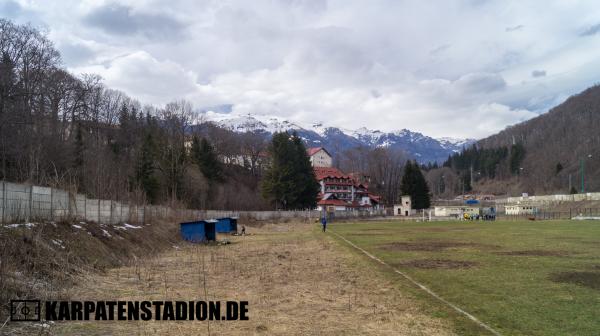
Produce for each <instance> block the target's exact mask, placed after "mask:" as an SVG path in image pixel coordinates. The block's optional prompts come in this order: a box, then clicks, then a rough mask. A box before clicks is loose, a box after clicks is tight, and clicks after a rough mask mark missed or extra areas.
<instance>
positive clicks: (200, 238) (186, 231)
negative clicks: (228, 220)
mask: <svg viewBox="0 0 600 336" xmlns="http://www.w3.org/2000/svg"><path fill="white" fill-rule="evenodd" d="M216 224H217V221H216V220H212V219H211V220H199V221H194V222H184V223H180V224H179V228H180V232H181V238H183V239H185V240H187V241H190V242H192V243H199V242H206V241H209V240H216V238H217V234H216V230H215V225H216Z"/></svg>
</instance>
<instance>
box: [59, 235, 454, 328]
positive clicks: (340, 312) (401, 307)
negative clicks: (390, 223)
mask: <svg viewBox="0 0 600 336" xmlns="http://www.w3.org/2000/svg"><path fill="white" fill-rule="evenodd" d="M246 228H247V232H249V233H251V235H250V236H227V237H226V238H227V239H229V240H230V241H231V244H228V245H221V246H205V245H193V244H188V243H183V242H181V243H179V244H178V246H177V248H173V249H172V250H170V251H168V252H164V253H162V254H160V255H159V256H157V257H154V258H145V259H139V260H138V261H137V263H133V264H132V265H131V266H128V267H120V268H116V269H111V270H109V271H108V272H107V273H106V274H104V275H97V274H90V275H89V276H88V277H86V278H84V279H82V280H81V281H80V282H79V284H80V285H79V286H77V287H76V288H74V289H73V290H72V291H71V293H70V297H71V298H72V299H73V300H85V299H88V300H140V301H141V300H173V301H175V300H185V301H189V300H220V301H225V300H246V301H249V303H250V306H249V316H250V320H249V321H211V322H209V323H207V322H200V321H178V322H165V321H150V322H135V321H129V322H110V323H106V322H104V323H101V322H92V321H90V322H63V323H56V324H55V325H54V326H52V327H51V328H49V330H50V331H48V333H49V334H55V335H81V334H85V335H113V334H133V335H154V334H160V335H209V334H210V335H448V334H452V331H451V330H450V329H451V326H450V325H448V324H447V322H446V321H444V320H441V319H438V318H433V317H430V316H428V315H426V314H425V313H423V311H422V309H421V308H419V304H417V303H416V302H417V301H416V299H415V298H413V297H411V296H410V295H409V294H407V293H404V292H402V291H400V290H399V287H398V285H397V283H395V282H394V281H393V279H389V278H387V277H386V276H385V275H384V273H383V271H382V270H380V269H379V268H378V267H379V266H377V265H375V264H373V263H370V262H369V261H368V260H366V259H365V258H363V257H362V256H360V255H357V254H354V253H352V252H351V251H350V250H349V249H347V248H345V247H343V246H341V245H340V244H339V243H338V242H336V241H334V240H333V239H332V238H331V237H329V236H328V235H327V234H323V233H321V232H319V231H318V230H317V229H315V226H314V225H311V224H298V223H295V224H292V223H289V224H268V225H264V226H262V227H260V228H256V227H249V226H246ZM205 287H206V293H205V291H204V288H205ZM209 329H210V330H209Z"/></svg>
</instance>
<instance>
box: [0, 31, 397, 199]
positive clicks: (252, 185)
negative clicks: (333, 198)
mask: <svg viewBox="0 0 600 336" xmlns="http://www.w3.org/2000/svg"><path fill="white" fill-rule="evenodd" d="M0 56H1V59H0V179H2V180H6V181H11V182H24V183H31V184H35V185H42V186H52V187H56V188H61V189H66V190H69V191H71V192H78V193H84V194H86V195H87V196H88V197H90V198H102V199H113V200H118V201H132V202H148V203H152V204H169V205H175V206H187V207H190V208H196V209H209V208H210V209H228V210H265V209H272V208H273V206H272V205H271V204H269V202H267V201H266V200H265V199H264V198H263V197H261V196H260V185H261V182H262V180H263V174H264V170H265V159H267V160H268V158H265V155H266V153H267V151H268V143H269V141H270V139H269V137H268V136H266V135H265V133H264V132H260V131H251V130H248V131H244V132H239V131H233V130H230V129H227V128H224V127H219V125H216V124H215V123H211V122H204V121H205V120H202V116H201V113H199V112H198V111H197V110H196V109H195V108H194V107H193V106H192V105H191V104H190V103H189V102H187V101H185V100H177V101H173V102H171V103H168V104H166V105H165V106H161V107H157V106H150V105H143V104H142V103H141V102H139V101H137V100H136V99H134V98H132V97H129V96H127V95H126V94H124V93H123V92H120V91H117V90H113V89H111V88H109V87H107V86H106V85H104V84H103V83H102V78H100V77H99V76H97V75H94V74H77V75H75V74H71V73H69V72H68V71H67V70H66V69H65V68H64V66H63V64H62V61H61V56H60V53H59V52H58V51H57V50H56V49H55V47H54V46H53V44H52V42H51V41H50V40H49V39H48V38H47V36H46V35H45V34H44V33H42V32H40V31H38V30H37V29H36V28H34V27H32V26H28V25H16V24H13V23H12V22H10V21H8V20H3V19H0ZM356 153H360V159H361V160H364V161H361V162H358V163H357V162H352V158H354V157H355V156H356V155H355V154H356ZM406 158H407V155H405V153H404V152H402V151H401V150H392V149H389V148H356V149H348V150H345V151H340V153H338V155H336V162H337V165H339V166H344V167H343V168H344V169H345V170H346V171H347V172H361V173H364V174H366V175H369V176H370V177H371V178H370V179H369V182H370V184H371V186H372V188H371V189H372V191H373V192H375V193H379V194H381V195H383V196H384V198H385V201H386V202H388V203H389V204H392V203H393V202H394V201H395V197H396V196H397V193H398V188H399V175H400V172H401V171H402V168H403V164H404V162H405V160H406ZM351 163H352V164H351ZM360 169H362V170H360Z"/></svg>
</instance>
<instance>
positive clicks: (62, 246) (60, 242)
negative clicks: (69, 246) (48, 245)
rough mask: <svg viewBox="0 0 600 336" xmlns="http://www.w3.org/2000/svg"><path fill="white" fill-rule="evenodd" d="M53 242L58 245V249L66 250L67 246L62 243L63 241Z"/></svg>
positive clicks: (53, 240) (55, 240) (54, 240)
mask: <svg viewBox="0 0 600 336" xmlns="http://www.w3.org/2000/svg"><path fill="white" fill-rule="evenodd" d="M52 242H53V243H54V244H55V245H58V247H60V248H61V249H64V248H65V245H64V243H63V241H62V240H60V239H52Z"/></svg>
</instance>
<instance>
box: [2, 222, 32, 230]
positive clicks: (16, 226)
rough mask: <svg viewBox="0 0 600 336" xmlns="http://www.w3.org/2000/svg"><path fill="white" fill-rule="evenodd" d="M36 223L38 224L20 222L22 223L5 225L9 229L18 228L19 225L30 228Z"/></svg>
mask: <svg viewBox="0 0 600 336" xmlns="http://www.w3.org/2000/svg"><path fill="white" fill-rule="evenodd" d="M35 225H36V223H20V224H6V225H4V227H5V228H8V229H16V228H19V227H26V228H28V229H31V228H32V227H34V226H35Z"/></svg>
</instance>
